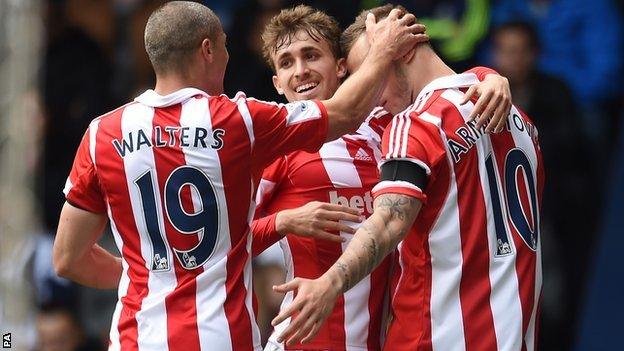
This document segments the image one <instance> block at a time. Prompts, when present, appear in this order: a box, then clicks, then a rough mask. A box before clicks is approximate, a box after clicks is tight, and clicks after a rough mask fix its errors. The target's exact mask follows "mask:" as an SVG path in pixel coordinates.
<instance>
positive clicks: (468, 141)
mask: <svg viewBox="0 0 624 351" xmlns="http://www.w3.org/2000/svg"><path fill="white" fill-rule="evenodd" d="M475 83H477V78H476V77H475V75H473V74H460V75H453V76H447V77H442V78H439V79H436V80H434V81H433V82H431V83H430V84H428V85H427V86H426V87H425V88H424V89H423V91H422V92H421V93H420V94H419V96H418V98H417V99H416V101H415V102H414V104H413V105H412V106H410V107H409V108H408V109H407V110H405V111H404V112H403V113H401V114H399V115H397V116H396V117H395V118H394V119H393V121H392V126H391V127H388V128H387V129H386V132H385V134H384V137H383V143H382V147H383V154H384V161H382V162H385V161H388V160H406V161H411V162H414V163H416V164H418V165H420V166H421V167H422V168H423V169H424V170H425V171H426V173H427V174H428V183H427V185H426V187H425V189H420V188H418V187H416V186H414V185H412V184H411V183H407V182H400V181H399V182H381V183H380V184H378V185H377V186H376V187H375V188H374V190H373V192H374V196H379V195H381V194H384V193H400V194H406V195H410V196H413V197H416V198H418V199H420V200H421V201H422V202H423V203H424V205H423V207H422V209H421V210H420V213H419V215H418V217H417V218H416V221H415V224H414V225H413V227H412V228H411V230H410V232H409V234H408V235H407V236H406V238H405V239H404V240H403V242H402V243H401V244H399V247H398V251H399V255H398V264H397V267H395V269H394V276H393V287H394V289H393V291H394V292H393V295H392V297H391V313H392V322H391V324H390V328H389V331H388V336H387V340H386V343H385V345H384V348H385V349H387V350H478V351H482V350H534V349H535V345H536V341H537V340H536V335H537V333H536V330H537V311H538V302H539V297H540V291H541V286H542V270H541V249H540V238H539V225H540V217H539V210H540V204H541V194H542V189H543V184H544V169H543V164H542V156H541V152H540V149H539V145H538V141H537V129H536V128H535V127H534V125H533V123H532V122H531V121H530V120H529V118H528V117H527V116H526V115H524V113H522V112H521V111H519V110H518V109H517V108H515V107H514V108H512V111H511V115H510V118H509V121H508V123H507V128H506V129H505V130H504V131H503V132H501V133H498V134H485V133H483V131H482V130H477V129H476V128H475V127H474V125H475V124H474V123H473V122H467V117H468V115H469V113H470V111H471V109H472V108H473V104H472V103H469V104H466V105H463V106H462V105H460V102H461V100H462V96H463V93H462V92H461V91H460V90H459V89H458V88H464V87H467V86H469V85H472V84H475Z"/></svg>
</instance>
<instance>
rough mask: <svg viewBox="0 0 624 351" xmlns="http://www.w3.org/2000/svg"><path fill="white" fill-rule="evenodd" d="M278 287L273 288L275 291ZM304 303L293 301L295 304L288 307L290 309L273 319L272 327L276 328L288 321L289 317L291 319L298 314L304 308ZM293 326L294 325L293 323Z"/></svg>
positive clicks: (284, 310) (298, 300)
mask: <svg viewBox="0 0 624 351" xmlns="http://www.w3.org/2000/svg"><path fill="white" fill-rule="evenodd" d="M275 288H276V287H273V290H274V291H276V290H275ZM303 304H304V301H302V300H300V299H298V298H295V299H294V300H293V302H292V303H291V304H290V305H288V307H286V308H285V309H283V310H282V311H280V313H279V314H278V315H277V317H275V318H273V320H272V321H271V325H272V326H276V325H278V324H280V323H282V322H283V321H285V320H286V319H288V318H289V317H291V316H292V315H293V314H294V313H295V312H297V311H298V310H300V309H301V307H302V306H303ZM291 325H292V323H291Z"/></svg>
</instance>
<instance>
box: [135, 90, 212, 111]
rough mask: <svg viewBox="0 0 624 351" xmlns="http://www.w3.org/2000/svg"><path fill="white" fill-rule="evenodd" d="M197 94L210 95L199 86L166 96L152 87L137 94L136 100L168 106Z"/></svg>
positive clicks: (153, 104)
mask: <svg viewBox="0 0 624 351" xmlns="http://www.w3.org/2000/svg"><path fill="white" fill-rule="evenodd" d="M195 95H202V96H206V97H208V96H209V95H208V94H207V93H206V92H204V91H201V90H199V89H197V88H183V89H180V90H178V91H174V92H173V93H171V94H168V95H164V96H163V95H160V94H158V93H157V92H155V91H154V90H152V89H148V90H146V91H145V92H144V93H143V94H141V95H139V96H137V97H136V98H135V99H134V101H137V102H140V103H142V104H144V105H147V106H151V107H167V106H171V105H175V104H179V103H181V102H184V101H186V100H188V99H190V98H191V97H193V96H195Z"/></svg>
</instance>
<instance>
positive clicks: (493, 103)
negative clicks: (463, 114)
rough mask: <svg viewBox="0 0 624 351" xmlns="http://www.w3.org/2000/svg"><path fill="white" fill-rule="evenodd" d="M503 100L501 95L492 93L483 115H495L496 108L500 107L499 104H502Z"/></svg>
mask: <svg viewBox="0 0 624 351" xmlns="http://www.w3.org/2000/svg"><path fill="white" fill-rule="evenodd" d="M501 100H502V97H501V96H500V95H497V94H492V95H491V97H490V101H489V102H488V104H487V107H486V108H485V110H484V111H483V112H482V113H481V115H482V116H485V117H486V118H487V117H492V116H493V115H494V112H495V110H496V109H497V108H498V107H499V105H501ZM493 120H494V118H492V121H493ZM496 122H498V120H496Z"/></svg>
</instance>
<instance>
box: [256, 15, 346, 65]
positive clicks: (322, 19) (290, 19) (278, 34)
mask: <svg viewBox="0 0 624 351" xmlns="http://www.w3.org/2000/svg"><path fill="white" fill-rule="evenodd" d="M299 31H305V32H306V33H308V35H309V36H310V37H311V38H312V39H314V40H316V41H320V40H321V39H325V40H326V41H327V44H329V48H330V49H331V51H332V54H334V57H335V58H336V59H339V58H341V57H342V53H341V51H340V44H339V42H340V26H339V25H338V22H337V21H336V20H335V19H334V18H333V17H331V16H329V15H328V14H326V13H324V12H322V11H319V10H315V9H313V8H311V7H310V6H306V5H299V6H296V7H293V8H290V9H284V10H282V11H281V12H280V13H279V14H277V15H275V16H273V18H271V21H270V22H269V23H268V24H267V25H266V27H265V28H264V32H263V33H262V41H263V45H262V54H263V55H264V59H265V60H266V61H267V63H268V64H269V66H271V69H272V70H273V71H275V62H273V58H272V57H271V56H272V55H273V54H274V53H275V52H277V50H278V49H279V48H281V47H283V46H286V45H289V44H290V43H291V42H292V39H293V37H294V36H295V34H297V32H299Z"/></svg>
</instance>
